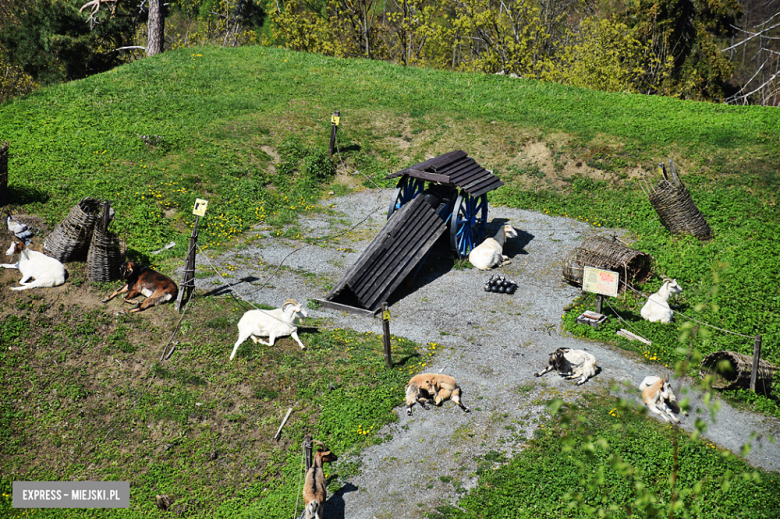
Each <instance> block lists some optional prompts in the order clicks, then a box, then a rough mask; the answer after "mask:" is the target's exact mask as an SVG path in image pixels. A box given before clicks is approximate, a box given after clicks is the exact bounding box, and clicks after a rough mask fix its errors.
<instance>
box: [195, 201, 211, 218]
mask: <svg viewBox="0 0 780 519" xmlns="http://www.w3.org/2000/svg"><path fill="white" fill-rule="evenodd" d="M208 206H209V201H208V200H203V199H201V198H196V199H195V207H193V208H192V214H194V215H195V216H206V208H208Z"/></svg>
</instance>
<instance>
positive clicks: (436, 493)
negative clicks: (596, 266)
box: [197, 190, 780, 519]
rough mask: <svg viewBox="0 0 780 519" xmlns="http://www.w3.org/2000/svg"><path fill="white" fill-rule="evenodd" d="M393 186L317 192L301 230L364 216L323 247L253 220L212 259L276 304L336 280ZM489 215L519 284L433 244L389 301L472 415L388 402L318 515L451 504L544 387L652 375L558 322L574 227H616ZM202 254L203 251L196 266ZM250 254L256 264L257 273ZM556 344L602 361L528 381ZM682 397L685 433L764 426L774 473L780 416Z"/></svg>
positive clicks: (735, 446) (528, 420) (727, 443)
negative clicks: (322, 211) (316, 208)
mask: <svg viewBox="0 0 780 519" xmlns="http://www.w3.org/2000/svg"><path fill="white" fill-rule="evenodd" d="M390 196H391V190H367V191H363V192H360V193H355V194H351V195H347V196H344V197H338V198H334V199H332V200H327V201H325V202H324V203H323V204H324V205H326V206H329V207H330V208H332V209H333V211H334V214H332V215H329V216H325V215H322V216H318V217H314V218H309V219H306V220H303V221H301V222H299V224H298V225H299V227H300V228H301V230H302V234H303V235H305V236H309V237H312V236H326V235H329V234H330V235H333V234H334V233H336V232H339V231H340V230H345V229H349V228H350V227H352V226H353V225H355V224H356V223H358V222H360V221H361V220H363V219H365V218H366V216H368V215H371V217H370V218H368V219H367V220H366V221H365V222H363V223H362V224H361V225H360V226H358V227H357V228H355V229H354V230H353V231H350V232H347V233H346V234H344V235H343V236H341V237H340V238H338V239H333V240H329V241H328V242H327V243H326V244H324V246H322V244H321V245H315V246H310V247H306V248H304V249H302V250H300V251H298V252H295V253H294V254H292V255H289V254H290V253H291V252H292V251H294V250H295V249H297V248H298V247H300V246H301V245H302V242H300V241H294V240H286V239H282V238H271V237H267V236H266V235H267V232H264V231H262V230H260V231H258V232H259V233H260V234H263V235H264V237H263V238H262V239H260V240H256V241H253V242H252V244H251V245H249V246H247V247H246V248H242V249H241V250H238V251H236V252H233V253H230V254H227V255H225V256H222V257H221V258H219V263H220V264H223V265H224V264H232V265H234V268H235V271H234V272H233V278H231V282H233V283H235V290H237V291H238V292H239V293H241V294H250V295H248V296H247V298H248V299H250V300H252V301H255V302H259V303H264V304H269V305H274V306H279V305H280V304H281V302H282V301H284V299H286V298H288V297H293V298H295V299H297V300H299V301H304V300H306V299H307V298H311V297H314V298H322V297H323V296H324V295H325V292H326V290H325V289H324V286H332V285H334V284H335V283H336V282H337V281H338V280H339V279H340V277H341V275H342V273H343V272H344V270H345V269H346V268H348V267H350V266H351V265H352V264H353V263H354V262H355V261H356V260H357V258H358V257H359V255H360V253H361V252H362V251H363V250H364V249H365V247H366V246H367V245H368V243H369V242H370V241H371V239H373V237H374V236H375V235H376V232H377V231H378V230H379V229H380V228H381V227H382V225H383V224H384V222H385V214H386V209H387V205H388V204H389V200H390ZM489 217H490V218H491V219H492V220H491V222H490V224H489V228H488V231H489V232H491V233H493V232H495V230H497V229H498V228H499V226H500V225H503V224H504V223H510V224H512V225H513V226H514V227H515V228H516V229H517V230H518V232H519V237H518V238H516V239H514V240H512V241H510V242H509V243H508V244H507V246H506V248H505V254H507V255H508V256H510V257H511V258H512V263H511V264H510V265H508V266H506V267H504V268H502V269H501V271H502V273H503V274H504V275H505V276H506V277H508V278H509V279H512V280H514V281H516V282H517V283H518V284H519V286H520V287H519V289H518V291H517V292H516V293H515V294H514V295H512V296H508V295H503V294H492V293H486V292H484V291H483V289H482V286H483V284H484V282H485V281H486V280H487V278H488V277H489V275H490V274H488V273H485V272H480V271H478V270H476V269H465V270H454V269H451V264H452V262H451V261H449V260H448V259H447V258H448V254H449V251H448V250H445V249H443V248H442V249H441V250H439V249H435V250H434V252H433V253H432V254H431V255H430V256H429V258H428V260H427V262H426V264H425V265H424V266H423V268H422V269H421V270H420V273H419V274H418V276H417V278H416V281H415V284H414V287H413V288H412V289H411V290H407V291H406V292H403V293H401V294H400V295H399V297H398V299H397V300H395V301H391V307H390V310H391V313H392V321H391V332H392V333H393V335H397V336H403V337H406V338H409V339H411V340H414V341H417V342H419V343H421V344H423V345H425V344H427V343H431V342H433V343H436V344H437V345H438V346H437V351H440V353H439V354H438V355H436V357H435V360H434V361H433V362H432V364H430V365H429V366H426V367H425V370H426V371H431V372H436V373H439V372H444V373H447V374H450V375H452V376H454V377H455V378H456V380H458V381H459V383H460V385H461V386H462V387H463V391H464V397H463V400H464V402H465V403H466V405H468V406H470V407H471V408H472V412H471V413H470V414H465V413H463V412H462V411H461V410H460V409H459V408H458V407H457V406H456V405H454V404H453V403H451V402H447V403H445V404H444V405H443V406H442V407H439V408H432V409H431V410H430V411H424V410H422V409H421V408H420V407H419V406H415V408H414V414H413V416H411V417H407V416H406V413H405V412H404V410H403V408H401V407H399V408H397V413H398V416H399V421H398V422H397V423H394V424H391V425H389V426H388V427H387V428H386V430H383V431H382V433H385V434H386V433H390V434H391V435H392V440H390V441H387V442H385V443H383V444H381V445H376V446H372V447H370V448H368V449H367V450H365V451H364V452H363V454H362V456H361V459H360V461H361V464H362V470H361V474H360V475H358V476H356V477H355V478H353V480H352V481H351V482H350V484H349V485H347V486H346V487H345V488H343V489H342V491H341V492H340V493H339V494H337V495H334V496H331V497H330V499H329V501H328V509H329V510H328V517H330V518H334V519H339V518H349V519H373V518H377V519H383V518H391V517H392V518H394V519H404V518H418V517H423V515H424V513H425V512H427V511H430V510H433V509H434V508H435V507H436V506H439V505H442V504H454V503H455V502H457V500H458V499H459V497H460V495H462V492H463V489H469V488H471V487H473V486H474V485H475V484H476V482H477V479H476V477H475V475H474V472H475V470H476V468H477V461H478V460H477V459H476V458H477V457H478V456H483V455H485V454H486V453H487V452H489V451H491V450H495V451H501V452H505V453H512V452H517V451H519V450H521V449H522V448H523V444H524V442H525V441H526V440H527V439H528V438H531V437H532V436H533V433H534V430H535V429H536V427H537V423H538V419H539V417H540V415H542V414H543V413H544V407H543V406H540V405H534V404H533V403H532V402H533V401H535V400H537V399H539V398H545V399H547V398H551V397H554V396H560V397H562V398H564V399H565V400H566V399H573V398H575V397H576V396H577V395H578V394H580V393H583V392H590V391H594V390H606V388H608V387H609V385H610V383H612V382H622V381H629V382H630V383H631V385H632V386H634V387H636V386H637V385H638V384H639V382H640V381H641V380H642V379H643V378H644V377H645V376H647V375H650V374H656V373H657V372H658V368H657V367H656V366H650V365H647V364H644V363H642V362H640V361H639V360H637V359H635V358H634V357H633V356H632V355H631V354H629V353H627V352H625V351H622V350H619V349H617V348H613V347H611V346H608V345H605V344H600V343H596V342H592V341H586V340H582V339H577V338H574V337H570V336H567V335H563V334H561V331H560V317H561V314H562V313H563V310H562V309H563V307H564V306H566V305H567V304H568V303H570V302H571V301H572V300H573V299H574V298H575V297H577V296H578V295H579V293H580V291H579V290H578V289H576V288H574V287H571V286H569V285H568V284H566V283H564V282H563V281H562V280H561V261H562V260H563V259H564V257H565V256H566V254H567V253H568V251H570V250H571V249H572V248H573V247H576V246H577V245H579V244H580V243H581V242H582V240H583V239H584V238H586V237H588V236H591V235H593V234H597V233H599V234H602V233H606V232H612V230H607V229H598V230H597V229H594V228H593V227H591V226H590V225H587V224H583V223H580V222H577V221H574V220H571V219H568V218H560V217H550V216H546V215H544V214H540V213H534V212H530V211H523V210H519V209H512V208H506V207H491V208H490V211H489ZM616 232H618V233H620V231H619V230H618V231H616ZM288 255H289V256H288ZM283 260H284V261H285V265H286V267H288V268H286V269H283V270H281V271H279V273H278V275H277V276H276V277H274V278H273V279H272V280H271V282H270V285H271V286H268V287H266V288H263V289H260V290H258V289H257V286H259V285H260V281H259V280H264V279H265V277H266V275H268V274H269V273H270V272H272V269H270V268H269V267H267V266H268V265H277V264H279V263H280V262H281V261H283ZM204 261H205V259H203V258H199V259H198V264H203V262H204ZM260 262H262V263H263V264H265V265H266V267H265V271H264V272H263V273H262V274H260V273H258V264H259V263H260ZM215 263H216V262H215ZM257 278H259V280H258V279H257ZM214 279H216V278H213V279H199V280H197V285H198V287H199V288H202V289H204V290H206V291H212V292H215V293H219V292H221V290H219V289H218V288H217V290H214V289H215V288H216V287H217V285H215V284H214V283H215V281H214ZM242 279H245V280H246V281H243V282H242V281H240V280H242ZM327 284H329V285H327ZM252 285H255V286H252ZM309 314H310V316H312V317H323V318H326V320H327V323H328V324H327V325H328V326H333V327H341V328H351V329H354V330H358V331H373V332H376V333H381V322H380V321H379V320H374V319H370V318H366V317H357V316H354V315H350V314H342V313H339V312H336V311H332V310H327V309H321V310H309ZM659 326H661V325H659ZM559 347H570V348H577V349H584V350H587V351H589V352H591V353H592V354H594V355H595V356H596V359H597V361H598V366H599V367H600V368H601V372H600V373H599V374H598V375H597V376H596V377H595V378H593V379H591V380H589V381H588V382H587V383H586V384H585V385H584V386H579V387H578V386H575V385H574V384H573V382H571V381H567V380H564V379H562V378H561V377H559V376H558V375H556V374H555V373H548V374H547V375H546V376H545V377H544V378H542V379H539V378H534V376H533V372H534V371H537V370H539V369H540V368H542V367H544V366H545V365H546V362H547V357H548V354H549V353H550V352H551V351H553V350H555V349H556V348H559ZM226 354H227V353H226ZM688 382H690V381H686V383H684V386H687V383H688ZM675 387H676V386H675ZM678 396H679V395H678ZM692 400H693V405H694V411H693V412H691V416H689V417H687V418H684V419H683V423H682V426H683V428H684V429H685V430H687V431H692V430H693V429H694V420H695V419H696V418H697V417H698V418H701V419H703V420H705V421H706V422H708V429H707V432H706V433H705V435H704V436H705V437H706V438H708V439H709V440H710V441H712V442H713V443H715V444H717V445H720V446H722V447H725V448H728V449H730V450H732V451H734V452H739V449H740V447H741V446H742V445H743V444H744V443H746V442H748V441H749V439H750V434H751V432H752V431H761V435H760V436H759V438H758V439H757V440H755V441H754V442H753V449H752V451H751V452H750V454H749V455H748V458H747V459H748V461H749V462H750V463H752V464H753V465H755V466H759V467H763V468H764V469H767V470H773V471H777V470H780V444H779V443H770V442H768V441H767V440H766V437H765V433H766V432H771V433H773V434H774V435H778V433H780V421H778V420H775V419H770V418H765V417H763V416H760V415H757V414H753V413H749V412H744V411H739V410H736V409H733V408H731V407H730V406H728V405H727V404H725V403H724V404H723V407H722V409H721V410H720V412H719V413H718V415H717V421H716V422H715V423H713V422H712V421H711V420H710V419H709V415H708V413H707V412H706V411H705V410H703V409H698V411H697V410H696V408H698V407H699V406H700V405H701V402H700V400H699V399H698V398H697V397H696V396H695V395H694V396H693V398H692ZM439 476H450V477H451V478H452V481H450V482H446V483H445V482H442V481H441V480H440V479H439Z"/></svg>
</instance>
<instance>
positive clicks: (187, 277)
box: [176, 198, 209, 312]
mask: <svg viewBox="0 0 780 519" xmlns="http://www.w3.org/2000/svg"><path fill="white" fill-rule="evenodd" d="M208 206H209V202H208V200H203V199H200V198H197V199H196V200H195V207H193V209H192V214H194V215H195V227H193V228H192V236H190V246H189V249H188V252H187V261H185V262H184V277H182V280H181V285H179V295H178V296H177V297H176V311H177V312H180V311H181V309H182V308H184V305H186V304H187V301H189V299H190V296H191V295H192V291H193V289H194V288H195V249H196V246H197V244H198V223H199V222H200V217H201V216H205V215H206V209H207V208H208Z"/></svg>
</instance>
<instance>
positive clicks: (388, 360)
mask: <svg viewBox="0 0 780 519" xmlns="http://www.w3.org/2000/svg"><path fill="white" fill-rule="evenodd" d="M382 339H383V343H384V346H385V364H387V367H388V368H392V367H393V358H392V356H391V355H390V311H389V310H388V309H387V303H386V302H385V303H382Z"/></svg>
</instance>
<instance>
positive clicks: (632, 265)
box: [562, 236, 651, 293]
mask: <svg viewBox="0 0 780 519" xmlns="http://www.w3.org/2000/svg"><path fill="white" fill-rule="evenodd" d="M584 267H595V268H600V269H605V270H612V271H614V272H618V273H619V274H620V280H621V283H620V287H619V289H618V291H619V292H621V293H622V292H623V291H625V288H626V284H628V285H634V284H636V283H644V282H645V281H647V279H648V278H649V277H650V273H651V268H650V256H649V255H648V254H646V253H644V252H642V251H638V250H635V249H632V248H630V247H627V246H625V245H623V244H622V243H621V242H619V241H618V240H617V238H616V237H605V236H591V237H590V238H588V239H586V240H585V241H583V242H582V244H581V245H580V246H579V247H576V248H575V249H574V250H572V251H571V253H570V254H569V255H568V256H567V257H566V259H564V262H563V272H562V273H563V279H565V280H566V281H567V282H568V283H570V284H572V285H574V286H577V287H582V277H583V270H584Z"/></svg>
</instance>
